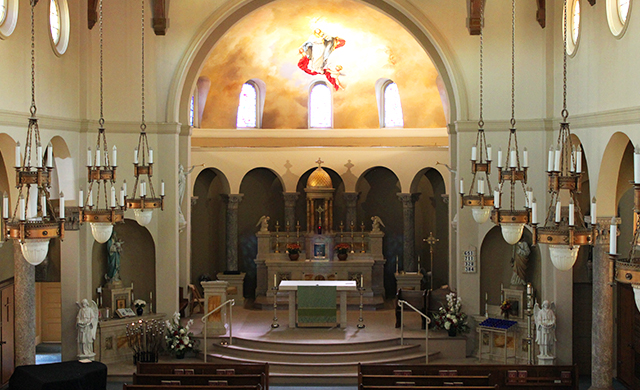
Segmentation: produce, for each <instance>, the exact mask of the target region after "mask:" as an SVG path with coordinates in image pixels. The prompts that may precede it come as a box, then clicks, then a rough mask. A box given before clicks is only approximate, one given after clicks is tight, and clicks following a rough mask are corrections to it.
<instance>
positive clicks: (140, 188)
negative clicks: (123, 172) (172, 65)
mask: <svg viewBox="0 0 640 390" xmlns="http://www.w3.org/2000/svg"><path fill="white" fill-rule="evenodd" d="M146 130H147V125H146V124H145V121H144V0H142V120H141V123H140V137H139V138H138V146H136V148H135V149H134V151H133V175H134V176H135V179H136V180H135V184H134V186H133V196H132V197H131V198H127V199H126V208H127V209H133V212H134V215H135V217H136V221H138V224H140V226H146V225H148V224H149V222H151V219H152V218H153V210H155V209H158V208H159V209H161V210H164V181H161V182H160V197H156V193H155V191H154V189H153V182H152V180H151V178H152V177H153V149H151V148H149V142H148V140H147V132H146ZM145 176H146V179H145V178H144V177H145ZM141 177H142V179H141ZM147 183H148V188H147ZM125 193H126V182H125Z"/></svg>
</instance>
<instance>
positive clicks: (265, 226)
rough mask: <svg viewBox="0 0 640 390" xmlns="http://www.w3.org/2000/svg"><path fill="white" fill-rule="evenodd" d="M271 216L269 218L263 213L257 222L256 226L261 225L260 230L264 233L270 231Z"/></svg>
mask: <svg viewBox="0 0 640 390" xmlns="http://www.w3.org/2000/svg"><path fill="white" fill-rule="evenodd" d="M270 219H271V218H269V217H268V216H266V215H263V216H262V217H260V219H259V220H258V223H257V224H256V226H260V232H262V233H264V232H268V231H269V220H270Z"/></svg>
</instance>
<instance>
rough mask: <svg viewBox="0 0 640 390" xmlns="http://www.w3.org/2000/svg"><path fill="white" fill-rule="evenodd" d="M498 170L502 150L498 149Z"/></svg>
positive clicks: (500, 166) (500, 163)
mask: <svg viewBox="0 0 640 390" xmlns="http://www.w3.org/2000/svg"><path fill="white" fill-rule="evenodd" d="M498 168H502V148H498Z"/></svg>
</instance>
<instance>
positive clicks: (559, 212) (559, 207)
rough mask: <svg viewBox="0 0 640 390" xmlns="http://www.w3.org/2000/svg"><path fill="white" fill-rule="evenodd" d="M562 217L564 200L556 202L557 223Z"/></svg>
mask: <svg viewBox="0 0 640 390" xmlns="http://www.w3.org/2000/svg"><path fill="white" fill-rule="evenodd" d="M561 217H562V202H560V201H559V200H558V202H556V219H555V221H556V223H560V218H561Z"/></svg>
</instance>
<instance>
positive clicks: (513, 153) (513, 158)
mask: <svg viewBox="0 0 640 390" xmlns="http://www.w3.org/2000/svg"><path fill="white" fill-rule="evenodd" d="M509 154H510V156H511V159H510V160H511V162H510V163H509V168H516V167H517V166H518V161H517V160H518V159H517V155H516V149H515V148H511V150H510V151H509Z"/></svg>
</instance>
